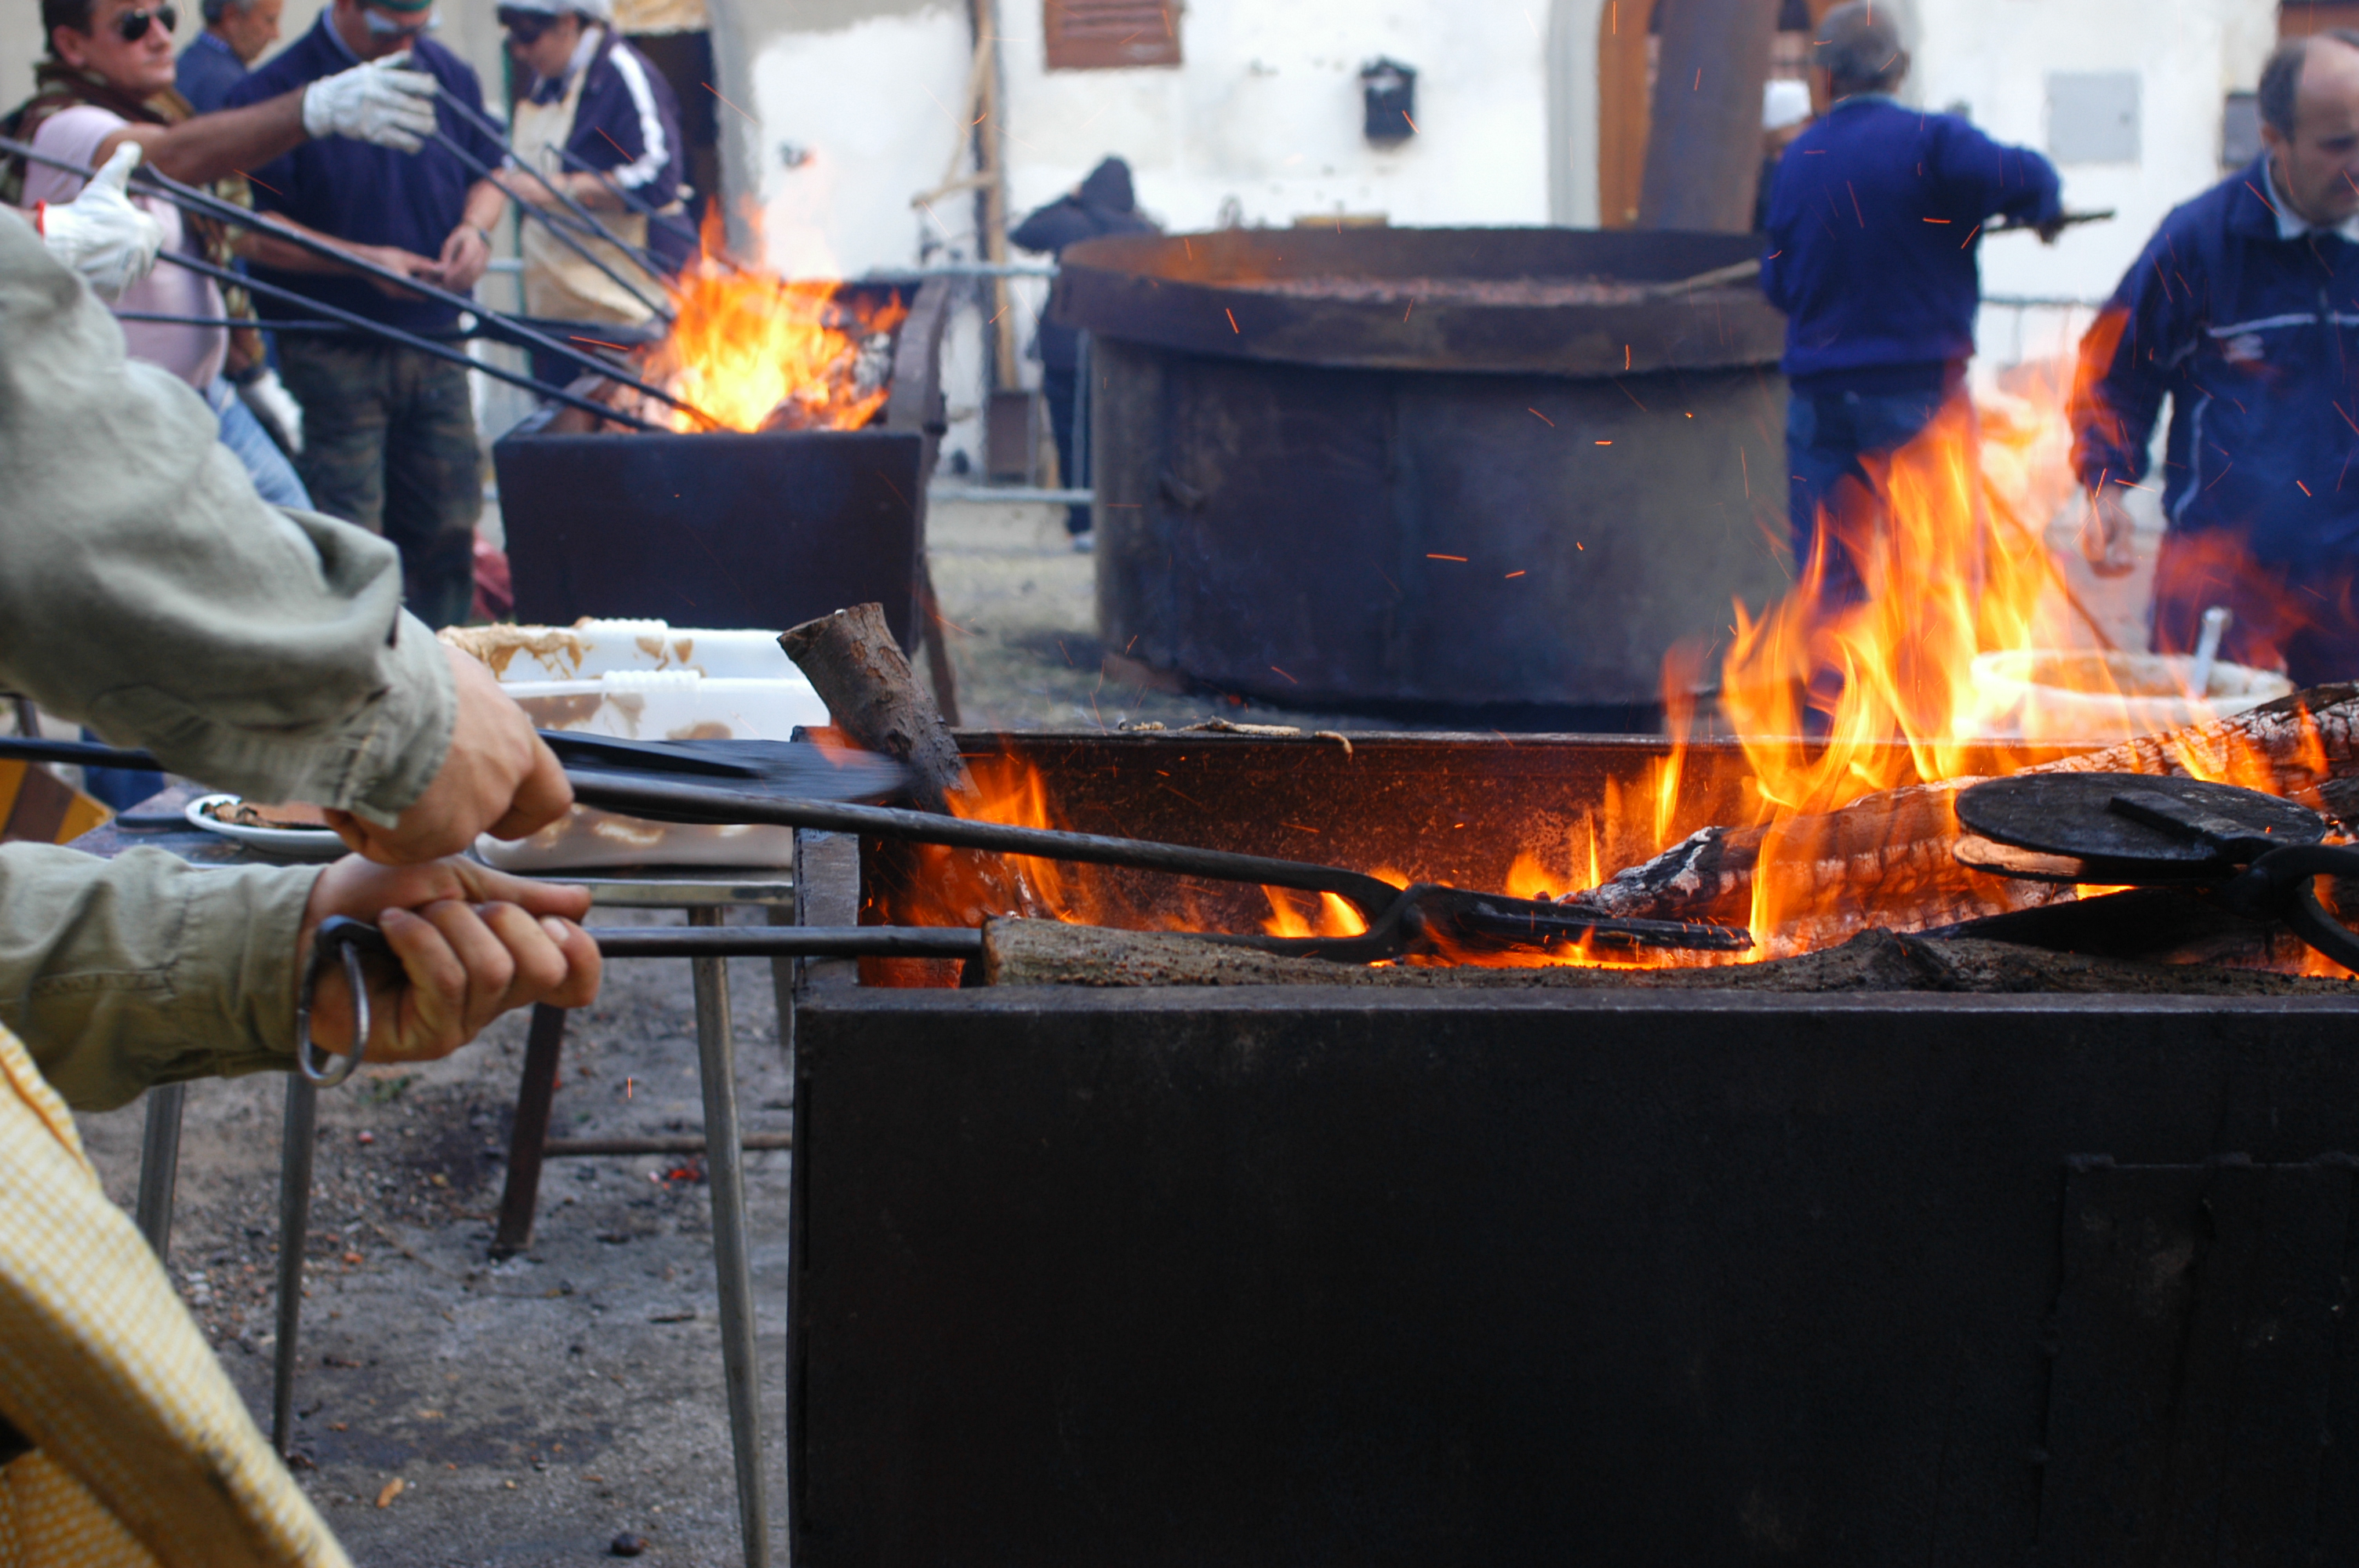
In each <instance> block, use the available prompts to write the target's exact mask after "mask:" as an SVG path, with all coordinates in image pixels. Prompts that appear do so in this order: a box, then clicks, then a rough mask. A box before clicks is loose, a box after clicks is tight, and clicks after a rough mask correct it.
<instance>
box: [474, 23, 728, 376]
mask: <svg viewBox="0 0 2359 1568" xmlns="http://www.w3.org/2000/svg"><path fill="white" fill-rule="evenodd" d="M499 18H500V26H501V27H505V28H506V29H507V43H508V53H509V54H510V55H511V56H513V57H514V58H515V59H516V63H517V64H518V65H520V66H522V67H524V68H525V69H526V70H527V71H528V72H530V74H531V77H532V85H531V87H530V88H529V89H528V90H527V92H526V94H525V96H524V98H523V100H522V101H521V102H519V103H517V104H516V120H515V123H514V124H513V126H512V127H511V135H510V142H511V144H512V145H513V146H514V148H515V151H516V157H517V158H518V159H520V160H521V161H523V162H524V163H526V164H527V165H528V166H530V168H532V169H533V170H534V171H536V172H537V173H538V178H535V176H534V174H531V173H525V172H522V171H519V170H516V169H510V170H507V171H506V173H504V174H503V175H502V176H501V177H500V184H501V185H502V186H503V187H504V188H505V189H506V190H507V193H508V194H509V195H510V196H512V197H514V198H516V200H519V201H527V202H531V203H532V204H534V205H535V206H538V207H542V208H558V207H560V202H559V201H558V200H557V198H556V197H555V196H553V195H551V194H550V193H549V187H550V186H554V187H556V188H557V189H559V190H561V191H563V192H564V193H565V194H566V195H567V196H568V197H569V198H571V200H573V201H575V202H576V203H578V204H580V205H581V206H582V207H584V208H587V209H588V210H589V211H592V212H595V213H597V214H598V215H599V221H600V222H603V224H604V225H605V226H606V227H607V228H608V229H609V230H611V231H612V232H614V235H615V236H616V237H617V238H619V239H620V240H622V241H623V243H625V244H627V245H631V246H633V247H635V248H636V249H638V250H640V251H652V252H654V253H655V254H656V256H657V257H658V259H659V260H660V261H661V262H662V263H663V264H664V265H667V266H668V267H669V268H670V269H671V270H675V271H676V270H677V269H678V267H679V264H680V262H682V261H683V260H685V259H686V257H687V255H688V254H689V252H690V250H691V249H692V248H693V247H692V246H691V245H690V243H689V241H688V232H689V228H688V222H687V218H686V211H687V210H686V208H685V207H684V206H683V205H682V204H681V200H680V186H681V181H682V179H683V178H684V177H685V172H686V164H685V158H686V149H685V147H684V146H682V144H681V140H680V134H679V101H678V100H677V99H676V98H674V97H673V96H672V91H671V84H670V83H669V82H668V81H665V80H664V78H663V73H662V72H661V71H658V70H656V69H655V67H653V66H652V65H649V64H648V63H647V59H646V57H644V56H643V55H641V54H640V53H639V51H638V50H636V49H633V48H632V47H631V46H630V45H629V44H627V43H625V42H624V41H623V39H622V38H621V37H620V36H619V35H617V34H616V33H615V31H614V7H613V5H612V3H611V0H507V4H505V5H502V6H501V7H500V8H499ZM543 181H546V182H547V183H546V184H544V183H543ZM625 194H627V196H628V197H629V200H625ZM650 211H652V212H655V213H657V214H659V216H658V219H657V221H655V222H652V223H650V222H649V220H648V217H647V213H648V212H650ZM582 243H583V244H584V245H585V246H586V247H587V248H588V249H589V250H590V252H591V253H592V254H593V255H596V256H597V257H598V259H599V260H600V261H602V262H603V263H605V264H606V265H607V266H609V267H611V268H612V269H613V270H614V271H615V272H616V273H619V274H620V275H621V276H624V277H625V278H629V279H632V280H633V281H634V283H635V284H636V285H637V287H639V291H640V292H641V293H643V294H647V295H649V296H651V297H660V296H658V295H657V290H656V284H657V282H658V280H655V279H650V278H647V277H646V276H645V273H646V269H645V268H644V267H642V266H640V265H639V264H638V263H636V262H635V261H633V260H632V259H631V258H630V257H629V256H627V255H625V254H624V253H623V252H621V251H620V250H617V249H616V248H615V247H614V245H611V244H609V243H606V242H605V241H603V240H599V239H594V238H591V237H588V236H583V238H582ZM524 302H525V310H526V312H527V314H528V315H532V316H538V317H544V318H553V319H559V320H565V321H614V322H619V323H621V324H623V325H625V326H634V327H635V326H638V325H641V324H642V323H644V322H646V321H647V319H650V318H651V317H652V316H653V315H654V312H653V311H651V310H650V309H648V308H647V303H646V302H645V301H644V300H641V299H636V298H634V297H632V295H631V293H630V292H629V291H628V290H627V289H625V288H624V287H622V286H621V285H619V284H617V283H616V282H615V281H614V279H613V278H611V277H608V276H606V275H605V274H603V273H602V272H600V271H599V270H598V269H597V268H596V267H595V266H593V265H591V264H590V263H589V262H587V261H585V260H584V259H582V255H581V254H579V253H578V252H576V251H574V250H572V249H571V247H569V246H567V245H566V244H564V243H562V242H561V241H559V240H558V239H556V238H555V237H554V236H552V235H551V234H550V233H549V230H548V227H547V225H545V224H540V223H528V224H527V225H526V226H525V230H524ZM546 370H547V371H548V372H551V373H555V372H560V367H559V366H555V365H550V366H548V367H546ZM535 373H537V374H540V376H541V379H542V380H544V381H548V380H552V379H554V380H560V381H562V380H569V379H571V377H570V376H568V375H565V374H562V373H556V374H551V373H543V369H542V367H539V366H538V364H537V365H536V372H535Z"/></svg>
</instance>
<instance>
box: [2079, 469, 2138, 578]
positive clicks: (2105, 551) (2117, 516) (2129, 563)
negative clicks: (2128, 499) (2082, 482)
mask: <svg viewBox="0 0 2359 1568" xmlns="http://www.w3.org/2000/svg"><path fill="white" fill-rule="evenodd" d="M2081 554H2082V557H2085V558H2086V559H2087V561H2088V563H2089V569H2090V570H2092V571H2093V572H2095V573H2096V574H2097V575H2098V576H2099V577H2127V576H2128V575H2129V574H2130V573H2131V572H2132V571H2134V570H2136V568H2137V546H2136V524H2134V523H2133V522H2132V521H2131V520H2130V509H2129V508H2128V507H2126V506H2125V505H2123V504H2122V492H2121V487H2120V486H2118V485H2113V484H2103V485H2099V486H2098V487H2097V489H2095V490H2094V491H2093V492H2090V495H2089V515H2088V516H2087V517H2086V518H2084V519H2083V520H2082V524H2081Z"/></svg>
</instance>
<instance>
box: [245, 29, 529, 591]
mask: <svg viewBox="0 0 2359 1568" xmlns="http://www.w3.org/2000/svg"><path fill="white" fill-rule="evenodd" d="M434 21H435V18H434V5H433V0H332V4H331V5H329V7H328V8H327V9H326V10H324V11H322V12H321V13H320V19H319V21H318V23H317V24H316V25H314V26H313V27H311V28H310V31H308V32H306V33H305V34H304V35H303V36H302V37H301V38H298V39H296V40H295V42H294V43H292V44H290V45H288V47H287V48H286V49H284V50H282V51H281V52H280V53H279V54H278V56H277V58H276V59H272V60H271V61H270V62H269V63H268V64H266V65H265V66H263V67H262V69H260V70H256V71H255V72H254V73H253V74H252V75H251V76H248V77H247V78H245V81H241V82H239V83H238V84H237V86H236V87H234V88H233V89H232V90H231V91H230V100H229V101H230V103H231V104H232V105H233V106H235V105H237V104H240V103H259V102H260V101H262V100H263V99H266V98H268V97H270V96H272V95H273V94H275V93H280V92H288V91H289V90H291V89H294V88H298V87H300V86H302V85H303V84H304V83H306V82H309V81H315V80H317V79H319V78H321V77H323V76H331V75H333V74H334V73H335V72H337V71H340V70H346V69H348V68H349V67H352V66H353V65H357V64H359V63H360V62H361V61H363V60H364V59H382V58H385V57H386V56H388V55H391V54H394V53H397V52H398V51H399V50H402V49H408V50H409V51H410V55H409V59H410V67H411V69H412V70H422V71H426V72H429V74H431V75H432V76H433V77H434V79H435V81H436V82H437V84H438V85H439V86H440V89H441V91H442V92H444V93H446V94H448V95H450V96H451V97H454V98H456V99H457V100H458V101H459V102H460V103H463V104H465V105H466V106H467V107H468V108H470V109H473V110H474V111H476V112H477V113H478V114H480V113H481V112H482V108H483V102H484V94H483V88H482V85H481V84H480V83H479V82H478V81H476V78H475V72H474V70H473V68H471V67H470V66H469V65H468V64H467V62H466V61H464V60H462V59H460V58H459V57H458V56H457V55H455V54H452V53H451V51H450V50H449V49H444V48H443V47H442V46H441V45H440V44H438V43H436V42H434V41H433V40H432V39H431V38H428V37H427V36H426V35H427V33H428V31H429V29H430V28H431V27H433V26H434ZM438 117H439V128H440V132H441V134H442V135H444V136H446V137H448V138H449V139H450V140H451V142H452V143H455V144H456V145H457V146H459V147H461V148H462V149H464V151H465V154H466V156H465V157H461V156H460V154H458V153H455V152H453V151H451V148H450V147H449V146H442V145H440V144H439V143H436V142H431V141H429V142H428V143H427V144H426V145H425V146H421V147H419V149H418V150H417V151H416V152H409V153H401V152H395V151H394V150H392V149H391V148H389V147H378V146H368V145H366V144H364V143H362V142H356V141H351V140H337V139H329V140H323V141H314V142H307V143H305V144H304V145H303V146H299V147H297V148H296V149H295V150H294V151H293V152H291V153H289V154H288V155H287V156H286V157H281V158H277V159H276V160H274V161H272V162H270V163H267V164H265V165H263V166H262V167H261V168H257V169H255V170H254V171H253V180H254V204H255V206H256V207H257V208H260V209H262V210H263V211H268V212H273V213H276V214H277V216H278V217H279V218H280V219H282V220H284V221H287V222H292V223H294V224H295V225H297V226H298V227H300V228H304V229H308V230H310V232H312V233H314V234H316V235H319V236H320V237H321V238H324V239H327V240H332V241H333V242H335V243H337V244H338V245H340V246H342V248H343V249H345V250H347V251H349V252H351V253H353V254H356V255H360V256H364V257H366V258H367V259H369V260H371V261H374V262H375V263H377V264H378V265H382V266H386V267H390V268H392V269H393V270H394V271H396V272H398V273H400V274H402V275H403V276H406V277H412V278H417V279H419V280H421V281H423V282H426V283H430V284H433V285H435V286H436V287H440V288H443V289H446V290H449V291H450V292H451V293H454V294H465V293H467V292H468V291H469V290H471V289H473V287H474V286H475V280H476V279H477V278H479V277H481V276H483V274H484V267H485V266H486V265H488V264H489V263H490V261H491V259H492V227H493V225H494V224H495V223H497V222H499V221H500V219H501V217H502V215H503V214H505V213H506V211H507V200H508V199H507V196H506V192H504V191H502V190H501V189H500V188H499V186H498V185H496V184H495V183H494V182H493V181H491V180H488V179H478V178H476V177H475V175H474V174H473V171H472V169H471V168H470V167H469V163H470V160H473V162H474V163H476V164H481V165H484V166H487V167H496V166H497V165H498V163H499V162H500V160H501V159H502V158H503V157H506V147H504V146H501V145H500V143H499V142H497V141H496V140H495V139H494V138H492V137H491V136H488V135H484V132H483V131H482V130H481V129H480V128H479V127H478V126H477V125H476V124H475V123H474V121H473V118H472V117H470V116H467V115H462V114H454V113H453V112H452V111H451V106H450V105H449V104H443V105H442V106H441V107H440V110H439V111H438ZM246 244H247V250H246V254H247V256H248V258H249V260H250V262H251V264H252V265H253V268H254V274H255V276H256V277H258V278H260V279H261V280H263V281H264V282H266V283H275V284H277V285H278V286H279V287H282V288H289V289H293V290H295V291H297V292H298V293H300V294H305V295H309V296H310V297H312V298H314V299H319V300H321V301H323V302H325V303H327V304H330V305H335V306H339V307H341V308H343V309H346V310H350V311H353V312H356V313H357V314H359V315H363V316H366V317H368V318H370V319H373V320H377V321H382V322H384V323H385V324H386V325H387V326H391V327H398V328H400V329H402V330H404V331H408V332H415V333H419V334H420V335H422V336H426V337H432V336H435V335H436V334H438V333H448V332H451V331H452V330H455V329H456V328H457V326H458V324H459V313H458V312H457V311H456V310H455V309H453V308H451V307H450V306H448V305H442V304H438V303H437V302H435V301H434V300H431V299H428V298H426V297H423V296H421V295H416V294H411V293H409V292H408V291H407V290H400V289H396V288H393V287H390V286H385V285H380V284H378V283H376V282H375V281H374V280H372V279H370V278H366V277H362V276H355V275H354V274H353V273H351V272H349V271H347V270H346V269H345V268H343V267H342V265H339V264H337V263H334V262H331V261H325V260H322V259H321V258H320V257H318V256H315V255H313V254H311V253H310V252H309V251H305V250H302V249H300V248H299V247H297V246H295V245H293V244H291V243H288V242H287V241H285V240H279V239H274V238H272V237H271V236H269V235H267V234H255V235H251V236H249V238H248V240H247V242H246ZM256 305H257V308H258V309H259V310H260V311H261V313H262V314H263V316H265V317H266V318H270V317H276V318H278V319H289V318H296V319H299V318H301V317H302V316H303V315H304V313H305V310H304V307H303V306H301V305H289V304H286V303H283V302H276V301H271V300H267V299H265V300H260V301H257V302H256ZM278 373H279V374H280V375H281V376H282V377H283V378H284V379H285V380H286V383H287V387H288V391H290V392H292V393H293V394H294V395H295V396H296V399H297V400H298V401H299V402H300V403H301V404H302V405H303V455H302V459H301V461H300V465H299V466H300V471H301V473H302V476H303V484H304V487H305V488H306V489H308V490H309V491H310V492H311V499H312V502H313V503H314V504H316V505H317V506H318V507H319V509H320V510H321V511H322V512H325V513H327V514H329V515H331V516H333V517H341V518H342V519H344V520H345V521H346V522H348V523H357V524H360V525H361V526H362V527H364V528H366V529H368V530H369V531H370V532H371V533H374V534H379V535H383V536H384V537H385V538H386V539H388V540H390V541H391V542H392V543H393V544H394V545H395V546H396V547H397V548H398V549H399V550H400V552H401V567H402V580H403V585H404V589H405V594H406V598H407V600H408V605H409V608H410V610H411V611H412V612H413V613H415V614H416V615H417V616H418V618H419V620H421V621H423V622H426V623H427V624H428V625H429V626H449V625H454V624H457V623H459V622H463V621H465V620H466V619H467V613H468V609H469V606H470V605H471V603H472V601H473V598H474V546H475V523H476V520H477V518H478V517H479V516H480V515H481V514H482V512H483V507H484V482H483V475H482V454H481V453H480V451H479V450H478V449H477V446H476V438H475V415H474V409H473V405H472V403H471V402H470V401H469V397H468V393H467V373H466V372H465V371H463V370H461V369H460V368H459V367H458V366H456V365H453V364H450V363H448V362H444V361H441V360H438V359H434V358H432V357H430V356H429V355H427V354H424V353H421V352H419V351H417V350H415V349H404V348H397V347H396V346H394V345H392V344H390V343H386V342H384V341H379V340H377V339H375V338H364V337H360V336H357V335H342V334H331V333H303V334H298V333H293V332H289V333H287V334H285V335H283V336H282V337H281V338H280V339H279V341H278Z"/></svg>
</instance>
